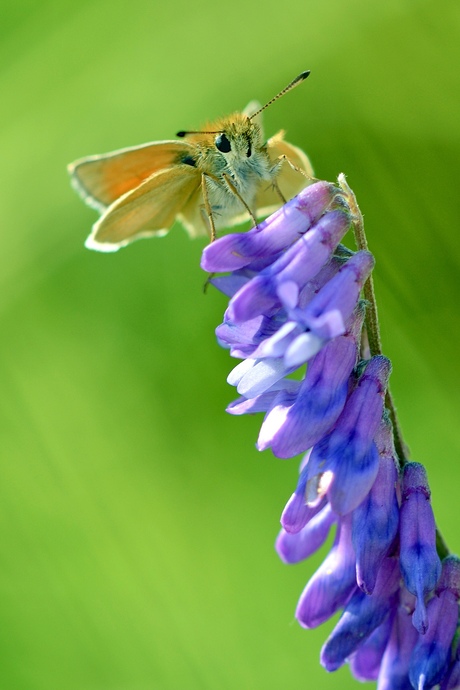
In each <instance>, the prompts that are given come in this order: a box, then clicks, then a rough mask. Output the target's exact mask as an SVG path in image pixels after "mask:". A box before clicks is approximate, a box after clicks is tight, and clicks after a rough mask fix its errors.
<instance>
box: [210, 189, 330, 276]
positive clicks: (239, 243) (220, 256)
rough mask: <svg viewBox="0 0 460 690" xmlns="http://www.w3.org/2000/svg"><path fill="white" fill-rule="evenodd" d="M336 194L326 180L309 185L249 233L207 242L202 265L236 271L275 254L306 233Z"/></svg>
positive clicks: (222, 270)
mask: <svg viewBox="0 0 460 690" xmlns="http://www.w3.org/2000/svg"><path fill="white" fill-rule="evenodd" d="M338 193H339V189H338V188H337V187H336V186H335V185H333V184H330V183H329V182H317V183H316V184H313V185H310V186H309V187H307V188H306V189H304V190H302V191H301V192H300V194H299V195H298V196H297V197H295V198H294V199H292V200H291V201H289V202H288V203H287V204H285V205H284V206H283V207H282V208H280V209H279V210H278V211H276V212H275V213H274V214H273V215H271V216H270V217H269V218H267V219H266V220H264V221H263V222H262V223H260V224H259V225H257V227H255V228H253V229H252V230H249V232H246V233H237V234H231V235H225V236H224V237H221V238H220V239H218V240H217V241H216V242H212V243H211V244H209V245H208V246H207V247H206V248H205V250H204V252H203V256H202V259H201V267H202V268H203V270H205V271H208V272H209V273H214V272H216V273H217V272H225V271H235V270H237V269H238V268H242V267H243V266H247V265H249V264H250V263H252V262H253V261H254V260H256V259H258V258H259V257H265V256H275V255H276V254H278V252H280V251H282V250H283V249H285V248H286V247H288V246H289V245H291V244H292V242H295V240H297V239H298V237H299V235H302V234H304V233H305V232H307V230H309V229H310V227H311V226H312V225H313V223H315V222H316V221H317V220H318V219H319V218H320V217H321V216H322V214H323V213H324V211H325V210H326V208H327V207H328V206H329V204H330V203H331V201H332V200H333V198H334V197H335V196H336V195H337V194H338Z"/></svg>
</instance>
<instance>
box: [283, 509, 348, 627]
mask: <svg viewBox="0 0 460 690" xmlns="http://www.w3.org/2000/svg"><path fill="white" fill-rule="evenodd" d="M356 588H357V587H356V577H355V554H354V551H353V546H352V543H351V520H350V518H349V517H346V518H343V519H342V520H340V523H339V525H338V528H337V534H336V538H335V542H334V546H333V547H332V549H331V550H330V552H329V554H328V556H327V558H326V559H325V560H324V561H323V563H322V564H321V566H320V567H319V568H318V570H317V571H316V573H315V574H314V575H313V577H312V578H311V579H310V581H309V582H308V584H307V586H306V587H305V589H304V591H303V592H302V595H301V597H300V599H299V603H298V605H297V610H296V614H295V615H296V618H297V620H298V621H299V623H300V625H302V626H303V627H304V628H316V627H317V626H318V625H321V623H324V621H327V620H328V619H329V618H330V617H331V616H333V615H334V613H335V612H336V611H337V610H338V609H340V608H341V607H342V606H344V605H345V604H346V602H347V601H348V599H349V598H350V595H351V594H352V592H353V591H354V590H355V589H356Z"/></svg>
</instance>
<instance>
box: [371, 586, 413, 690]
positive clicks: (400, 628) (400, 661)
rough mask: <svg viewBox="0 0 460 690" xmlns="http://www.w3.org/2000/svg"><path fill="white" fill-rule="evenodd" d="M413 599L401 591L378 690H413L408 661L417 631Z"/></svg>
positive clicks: (381, 669)
mask: <svg viewBox="0 0 460 690" xmlns="http://www.w3.org/2000/svg"><path fill="white" fill-rule="evenodd" d="M413 599H414V597H413V595H411V594H409V593H408V592H407V591H404V590H402V591H401V593H400V600H399V602H398V606H397V607H396V609H395V611H394V613H393V615H392V625H391V634H390V638H389V640H388V644H387V646H386V649H385V653H384V655H383V658H382V663H381V666H380V672H379V676H378V684H377V688H378V690H414V688H413V687H412V684H411V682H410V680H409V666H410V660H411V656H412V652H413V649H414V646H415V644H416V641H417V639H418V633H417V630H416V629H415V628H414V626H413V624H412V610H413V605H412V600H413Z"/></svg>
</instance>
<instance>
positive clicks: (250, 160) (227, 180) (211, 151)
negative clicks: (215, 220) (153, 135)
mask: <svg viewBox="0 0 460 690" xmlns="http://www.w3.org/2000/svg"><path fill="white" fill-rule="evenodd" d="M203 130H204V132H203V133H201V132H200V133H198V134H191V135H189V136H188V137H187V141H188V142H189V143H190V144H191V145H192V146H193V147H194V149H195V152H194V156H193V158H194V161H193V163H192V161H190V164H193V165H194V166H195V167H196V168H197V169H198V170H199V171H200V172H202V173H204V174H205V176H206V186H207V189H208V194H209V201H210V204H211V207H212V209H213V211H214V212H215V213H216V214H217V215H219V216H221V217H222V219H224V218H225V217H228V216H232V215H234V214H235V213H241V212H243V211H244V210H245V209H244V205H243V204H242V203H241V200H240V199H239V198H238V195H236V194H235V192H234V191H233V190H232V186H233V187H234V188H235V189H236V190H237V192H238V194H239V195H240V196H241V198H242V199H244V201H245V203H246V204H247V206H248V207H249V208H251V209H254V208H255V197H256V193H257V191H258V189H259V186H260V184H261V182H263V181H266V182H267V183H270V182H271V181H272V180H273V178H274V176H275V171H274V170H273V164H272V163H271V162H270V158H269V155H268V151H267V147H266V144H265V143H264V142H263V139H262V132H261V129H260V127H259V125H258V124H256V123H254V122H252V121H251V120H250V119H249V118H248V116H247V115H245V114H243V113H235V114H233V115H231V116H229V117H227V118H223V119H221V120H217V121H216V122H213V123H210V124H207V125H206V126H205V127H203ZM205 132H212V134H208V133H205Z"/></svg>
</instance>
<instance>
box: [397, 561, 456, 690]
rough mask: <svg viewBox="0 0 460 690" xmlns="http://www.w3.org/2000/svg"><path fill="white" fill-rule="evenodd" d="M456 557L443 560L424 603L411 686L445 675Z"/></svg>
mask: <svg viewBox="0 0 460 690" xmlns="http://www.w3.org/2000/svg"><path fill="white" fill-rule="evenodd" d="M459 583H460V559H458V558H457V557H456V556H448V557H447V558H446V559H444V561H443V569H442V575H441V580H440V582H439V584H438V587H437V588H436V594H435V596H434V597H433V598H432V599H430V601H429V602H428V605H427V617H428V622H429V627H428V631H427V632H426V633H425V635H423V636H420V637H419V640H418V642H417V644H416V646H415V649H414V651H413V653H412V658H411V663H410V669H409V677H410V680H411V683H412V685H413V687H414V688H417V689H418V690H427V689H428V688H432V687H433V686H434V685H436V684H437V683H439V682H440V681H441V680H442V678H443V676H444V675H445V674H446V671H447V669H448V664H449V656H450V650H451V644H452V640H453V638H454V635H455V631H456V629H457V623H458V599H459Z"/></svg>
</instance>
